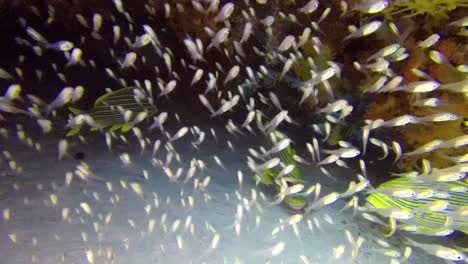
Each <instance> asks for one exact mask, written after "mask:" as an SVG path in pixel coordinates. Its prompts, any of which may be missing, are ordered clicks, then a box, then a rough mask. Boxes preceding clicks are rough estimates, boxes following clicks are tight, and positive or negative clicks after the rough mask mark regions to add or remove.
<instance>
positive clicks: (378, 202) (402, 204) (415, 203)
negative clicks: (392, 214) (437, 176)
mask: <svg viewBox="0 0 468 264" xmlns="http://www.w3.org/2000/svg"><path fill="white" fill-rule="evenodd" d="M422 177H423V176H422ZM385 188H409V189H412V190H415V191H416V192H417V193H420V192H424V191H432V195H430V196H427V197H423V198H418V196H416V197H411V198H395V197H391V196H388V195H385V194H383V193H378V192H377V193H371V194H370V195H369V196H368V197H367V203H366V206H367V207H368V208H370V209H374V210H375V209H376V210H378V209H387V208H400V209H403V210H406V211H408V212H411V213H413V214H414V218H412V219H408V220H399V222H400V225H401V226H400V228H401V229H403V230H407V231H410V232H415V233H419V234H430V235H437V234H440V235H444V234H446V235H448V234H450V230H458V231H461V232H464V233H467V234H468V217H466V216H465V217H463V216H459V215H456V213H455V212H456V211H457V210H459V209H460V208H462V207H466V206H468V192H467V191H466V190H467V188H468V182H467V181H466V180H462V181H457V182H440V183H439V182H437V183H424V182H421V181H417V180H415V179H412V178H396V179H393V180H390V181H387V182H385V183H383V184H381V185H380V186H379V187H378V188H377V189H378V190H379V189H385ZM435 201H445V202H446V203H447V204H448V206H447V207H446V208H443V209H442V210H440V211H430V210H425V208H424V207H425V206H427V205H430V204H432V203H434V202H435ZM421 209H423V210H421ZM445 231H446V233H445Z"/></svg>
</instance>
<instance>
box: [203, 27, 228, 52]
mask: <svg viewBox="0 0 468 264" xmlns="http://www.w3.org/2000/svg"><path fill="white" fill-rule="evenodd" d="M229 32H230V29H229V28H227V27H224V28H222V29H220V30H219V31H218V32H217V33H216V35H214V37H213V38H212V40H211V43H210V44H209V45H208V47H206V49H207V50H209V49H211V48H212V47H215V48H217V49H219V45H221V43H223V42H224V41H226V40H227V38H228V36H229Z"/></svg>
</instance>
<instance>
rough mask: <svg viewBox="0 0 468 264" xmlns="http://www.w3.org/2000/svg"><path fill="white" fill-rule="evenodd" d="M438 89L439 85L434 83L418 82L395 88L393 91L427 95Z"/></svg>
mask: <svg viewBox="0 0 468 264" xmlns="http://www.w3.org/2000/svg"><path fill="white" fill-rule="evenodd" d="M439 87H440V83H438V82H436V81H418V82H412V83H410V84H406V85H403V86H400V87H398V88H396V89H395V91H403V92H407V93H428V92H432V91H434V90H436V89H437V88H439Z"/></svg>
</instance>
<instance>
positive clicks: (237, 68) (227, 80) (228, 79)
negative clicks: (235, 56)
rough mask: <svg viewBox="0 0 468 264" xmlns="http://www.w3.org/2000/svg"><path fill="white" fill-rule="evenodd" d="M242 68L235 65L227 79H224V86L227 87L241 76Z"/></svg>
mask: <svg viewBox="0 0 468 264" xmlns="http://www.w3.org/2000/svg"><path fill="white" fill-rule="evenodd" d="M239 71H240V67H239V66H238V65H234V66H233V67H232V68H231V69H230V70H229V72H228V74H227V75H226V79H224V85H226V84H227V83H228V82H230V81H231V80H233V79H234V78H236V77H237V75H239Z"/></svg>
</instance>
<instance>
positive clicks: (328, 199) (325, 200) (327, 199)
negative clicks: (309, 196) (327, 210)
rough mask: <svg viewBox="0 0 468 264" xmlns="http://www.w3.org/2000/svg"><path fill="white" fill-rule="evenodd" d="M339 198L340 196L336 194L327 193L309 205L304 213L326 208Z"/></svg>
mask: <svg viewBox="0 0 468 264" xmlns="http://www.w3.org/2000/svg"><path fill="white" fill-rule="evenodd" d="M338 198H340V194H339V193H337V192H332V193H329V194H327V195H325V196H323V197H322V198H320V199H318V200H317V201H315V202H313V203H312V204H311V205H309V206H308V207H307V208H306V209H305V210H304V211H305V212H306V213H309V212H310V211H312V210H318V209H320V208H322V207H324V206H327V205H329V204H331V203H334V202H335V201H336V200H338Z"/></svg>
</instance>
